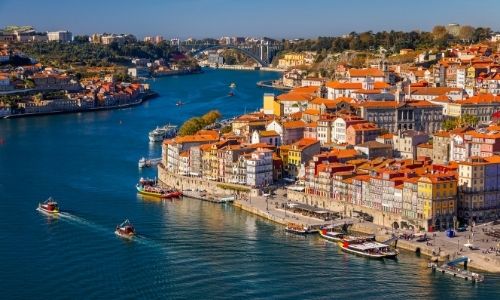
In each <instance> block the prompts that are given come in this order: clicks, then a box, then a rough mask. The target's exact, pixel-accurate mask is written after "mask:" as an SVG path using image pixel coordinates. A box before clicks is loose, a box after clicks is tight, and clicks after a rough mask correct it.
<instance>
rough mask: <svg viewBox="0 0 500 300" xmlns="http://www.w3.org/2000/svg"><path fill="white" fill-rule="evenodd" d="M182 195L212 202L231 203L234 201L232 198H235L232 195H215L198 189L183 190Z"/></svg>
mask: <svg viewBox="0 0 500 300" xmlns="http://www.w3.org/2000/svg"><path fill="white" fill-rule="evenodd" d="M183 195H184V196H186V197H189V198H194V199H198V200H202V201H207V202H212V203H231V202H234V200H236V198H235V197H234V196H227V195H215V194H211V193H207V192H200V191H183Z"/></svg>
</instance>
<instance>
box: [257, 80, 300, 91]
mask: <svg viewBox="0 0 500 300" xmlns="http://www.w3.org/2000/svg"><path fill="white" fill-rule="evenodd" d="M257 86H258V87H264V88H271V89H276V90H281V91H290V90H292V88H291V87H289V86H284V85H279V84H275V80H267V81H259V82H257Z"/></svg>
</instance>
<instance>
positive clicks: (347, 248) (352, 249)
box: [338, 240, 399, 258]
mask: <svg viewBox="0 0 500 300" xmlns="http://www.w3.org/2000/svg"><path fill="white" fill-rule="evenodd" d="M338 245H339V247H340V248H341V249H342V250H343V251H344V252H347V253H352V254H356V255H360V256H364V257H368V258H395V257H396V256H397V255H398V254H399V252H398V251H397V250H395V249H394V250H393V249H391V248H390V247H389V246H388V245H386V244H382V243H378V242H375V241H370V242H361V243H350V242H349V241H346V240H343V241H341V242H338Z"/></svg>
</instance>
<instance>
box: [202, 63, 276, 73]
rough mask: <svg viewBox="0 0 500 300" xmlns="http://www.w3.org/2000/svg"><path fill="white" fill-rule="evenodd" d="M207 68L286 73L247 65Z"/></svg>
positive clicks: (208, 66) (206, 66) (210, 66)
mask: <svg viewBox="0 0 500 300" xmlns="http://www.w3.org/2000/svg"><path fill="white" fill-rule="evenodd" d="M204 67H205V68H210V69H222V70H238V71H266V72H284V70H282V69H277V68H273V67H258V66H245V65H205V66H204Z"/></svg>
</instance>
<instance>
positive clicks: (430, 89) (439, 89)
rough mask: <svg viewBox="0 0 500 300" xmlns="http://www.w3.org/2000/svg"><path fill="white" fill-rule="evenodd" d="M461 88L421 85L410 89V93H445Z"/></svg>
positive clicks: (458, 90) (457, 90)
mask: <svg viewBox="0 0 500 300" xmlns="http://www.w3.org/2000/svg"><path fill="white" fill-rule="evenodd" d="M460 91H462V89H461V88H451V87H423V88H415V89H412V91H411V94H412V95H432V96H439V95H446V94H447V93H449V92H460Z"/></svg>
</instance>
